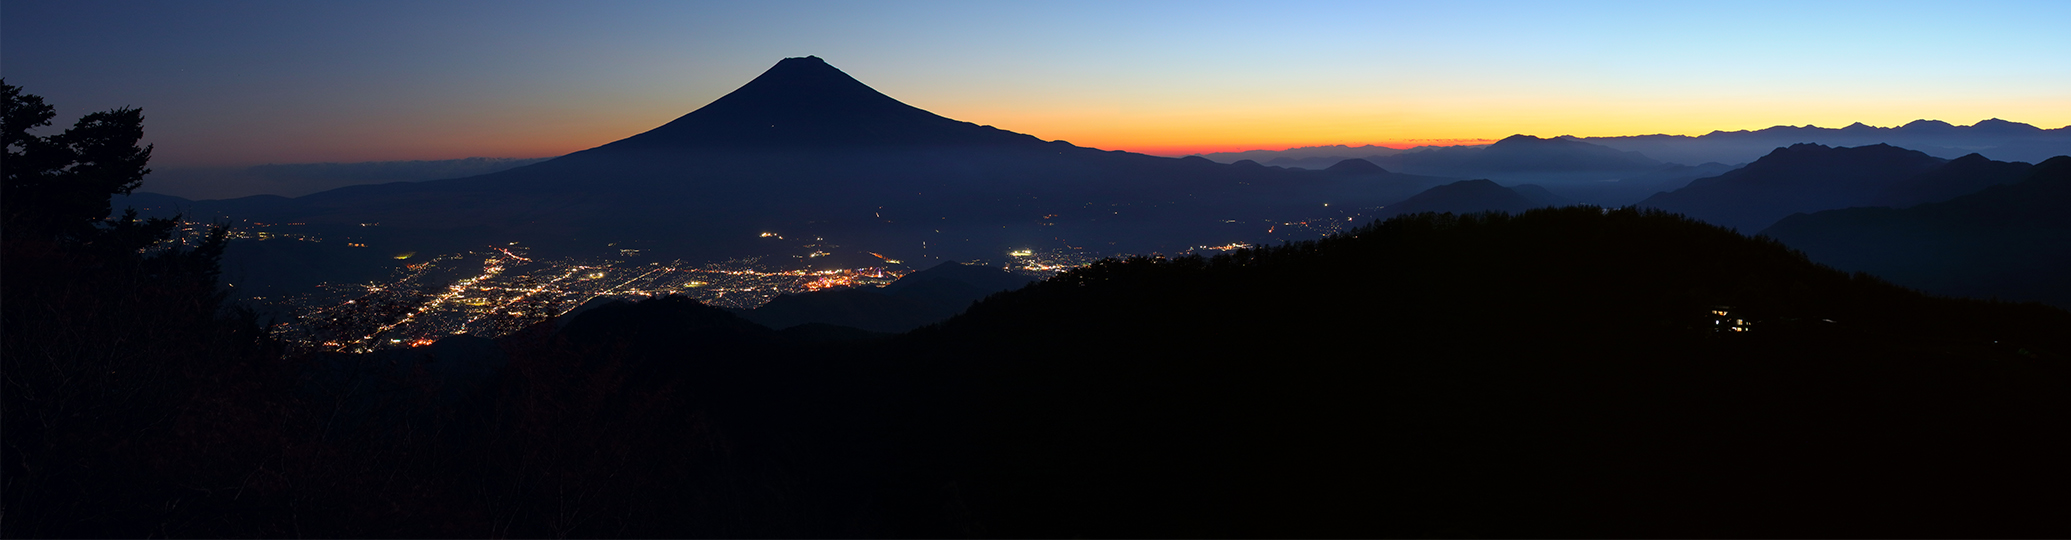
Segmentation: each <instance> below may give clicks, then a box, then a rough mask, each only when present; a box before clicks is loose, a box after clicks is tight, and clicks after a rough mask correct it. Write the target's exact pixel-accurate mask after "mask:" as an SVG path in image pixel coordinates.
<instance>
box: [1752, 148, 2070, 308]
mask: <svg viewBox="0 0 2071 540" xmlns="http://www.w3.org/2000/svg"><path fill="white" fill-rule="evenodd" d="M1958 161H1959V162H1960V161H1964V160H1958ZM1991 163H1996V162H1986V163H1983V164H1980V163H1977V162H1976V161H1975V160H1972V161H1971V162H1969V163H1962V164H1960V165H1964V166H1966V167H1969V168H1995V169H2007V168H2012V167H2010V166H2011V165H2025V164H1999V166H1996V167H1992V166H1989V164H1991ZM1958 165H1959V163H1958V162H1950V166H1951V167H1955V166H1958ZM2022 168H2023V169H2025V171H2024V174H2023V176H2021V177H2020V178H2019V181H2018V182H2016V183H2013V184H2007V185H1994V186H1990V187H1987V188H1986V189H1984V190H1982V191H1979V192H1977V193H1972V194H1969V195H1964V196H1960V197H1956V198H1954V199H1950V200H1947V201H1942V202H1935V203H1927V204H1921V205H1918V206H1914V207H1911V208H1904V209H1891V208H1848V209H1841V210H1828V211H1824V212H1815V213H1809V214H1793V215H1791V216H1789V217H1785V218H1783V219H1782V220H1781V221H1778V222H1776V224H1775V225H1774V226H1771V227H1769V228H1768V229H1766V230H1764V231H1762V234H1765V235H1769V236H1770V237H1773V238H1776V239H1778V240H1781V241H1783V242H1784V243H1786V244H1788V245H1790V246H1791V247H1793V248H1796V249H1798V250H1801V251H1804V252H1805V254H1806V255H1807V256H1809V257H1811V258H1812V260H1814V261H1817V262H1820V263H1824V264H1827V265H1830V266H1833V267H1835V268H1839V269H1842V270H1849V271H1862V272H1870V273H1872V274H1876V275H1877V276H1880V277H1883V278H1885V279H1889V280H1891V281H1892V282H1894V283H1897V284H1900V285H1905V286H1909V287H1917V288H1919V289H1920V290H1923V291H1926V292H1930V293H1935V294H1945V295H1951V296H1968V297H1998V298H2003V299H2008V300H2022V301H2040V302H2046V303H2049V304H2053V305H2056V306H2059V307H2071V280H2066V279H2065V276H2071V249H2067V247H2071V212H2065V208H2071V156H2058V157H2055V158H2050V159H2049V160H2048V161H2044V162H2042V163H2041V164H2038V165H2035V166H2033V167H2022Z"/></svg>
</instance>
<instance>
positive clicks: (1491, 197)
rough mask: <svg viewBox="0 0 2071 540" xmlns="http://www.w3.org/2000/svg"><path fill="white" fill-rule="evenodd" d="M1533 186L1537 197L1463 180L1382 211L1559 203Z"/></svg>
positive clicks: (1460, 211) (1489, 209) (1466, 210)
mask: <svg viewBox="0 0 2071 540" xmlns="http://www.w3.org/2000/svg"><path fill="white" fill-rule="evenodd" d="M1532 187H1533V188H1537V189H1534V190H1533V191H1532V194H1533V195H1536V196H1537V197H1533V196H1527V195H1525V194H1523V193H1520V192H1519V191H1518V190H1513V189H1511V188H1506V187H1503V186H1500V185H1497V184H1496V183H1495V182H1491V181H1488V180H1463V181H1459V182H1453V183H1451V184H1446V185H1443V186H1438V187H1434V188H1431V189H1429V190H1425V191H1424V192H1423V193H1418V194H1417V195H1416V196H1414V197H1410V198H1409V199H1406V200H1403V201H1402V202H1399V203H1395V204H1391V205H1388V207H1387V208H1386V209H1384V210H1383V211H1382V214H1383V215H1386V216H1398V215H1404V214H1414V213H1418V212H1452V213H1455V214H1464V213H1472V212H1523V211H1525V210H1528V209H1532V208H1538V207H1541V206H1553V205H1554V204H1556V203H1554V202H1553V201H1554V200H1555V199H1552V198H1550V197H1557V196H1555V195H1553V194H1551V193H1547V192H1546V190H1545V189H1544V188H1538V186H1532Z"/></svg>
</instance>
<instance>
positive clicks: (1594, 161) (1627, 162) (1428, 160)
mask: <svg viewBox="0 0 2071 540" xmlns="http://www.w3.org/2000/svg"><path fill="white" fill-rule="evenodd" d="M1367 159H1368V160H1370V161H1373V162H1374V163H1375V164H1377V165H1380V166H1382V167H1386V168H1387V169H1388V170H1392V171H1399V172H1403V173H1408V174H1422V175H1432V176H1449V177H1454V178H1489V179H1495V180H1501V181H1505V182H1519V183H1522V182H1532V183H1538V184H1542V185H1556V184H1568V183H1590V182H1594V181H1599V180H1610V179H1614V178H1622V177H1626V176H1632V175H1635V174H1640V173H1643V172H1646V171H1651V170H1654V169H1658V168H1661V167H1662V166H1663V164H1662V163H1661V162H1659V161H1655V160H1653V159H1651V158H1648V157H1647V156H1645V155H1642V154H1640V153H1638V152H1626V151H1621V150H1617V149H1613V148H1609V147H1605V146H1601V145H1596V144H1590V143H1588V142H1584V141H1582V140H1581V139H1576V138H1574V137H1565V136H1563V137H1553V138H1539V137H1534V136H1531V135H1512V136H1509V137H1505V138H1504V139H1503V140H1500V141H1496V143H1495V144H1491V145H1488V146H1455V147H1445V148H1431V149H1424V150H1413V151H1407V152H1402V153H1399V154H1394V155H1389V156H1379V157H1373V158H1367Z"/></svg>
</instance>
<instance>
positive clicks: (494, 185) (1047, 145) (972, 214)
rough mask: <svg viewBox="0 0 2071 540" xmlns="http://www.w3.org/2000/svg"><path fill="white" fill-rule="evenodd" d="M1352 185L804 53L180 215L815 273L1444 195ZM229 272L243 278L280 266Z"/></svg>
mask: <svg viewBox="0 0 2071 540" xmlns="http://www.w3.org/2000/svg"><path fill="white" fill-rule="evenodd" d="M1355 172H1357V174H1352V173H1347V172H1345V171H1339V172H1335V173H1326V172H1324V171H1298V170H1286V169H1276V168H1271V167H1242V166H1231V165H1222V164H1217V163H1214V162H1212V161H1208V160H1206V159H1201V158H1193V159H1173V158H1162V157H1154V156H1147V155H1141V154H1131V153H1126V152H1111V151H1102V150H1098V149H1093V148H1084V147H1079V146H1075V145H1072V144H1070V143H1067V142H1064V141H1043V140H1041V139H1038V138H1036V137H1033V136H1029V135H1023V134H1018V133H1013V132H1009V131H1005V130H1001V129H997V128H993V127H988V126H981V125H977V124H973V123H969V122H960V121H956V120H951V119H948V118H944V117H941V116H939V115H935V114H933V113H929V112H927V111H925V110H922V109H919V108H916V107H912V106H910V105H907V104H904V103H900V102H899V101H897V100H895V99H892V98H890V97H888V96H885V95H884V94H882V93H879V92H877V91H875V90H872V89H871V88H870V87H868V86H866V85H864V84H862V83H861V82H858V81H856V80H855V79H854V78H852V77H850V76H848V75H847V74H846V73H843V72H841V71H840V70H838V69H835V68H834V67H833V66H831V65H829V64H828V63H826V62H824V61H822V60H820V59H818V58H814V57H805V58H791V59H786V60H784V61H782V62H779V63H778V64H777V65H776V66H774V67H772V68H771V69H770V70H769V71H768V72H766V73H764V74H762V75H761V76H759V77H757V78H755V79H754V80H753V81H750V82H749V83H748V84H745V85H743V86H742V87H741V88H740V89H738V90H736V91H734V92H732V93H730V94H727V95H726V96H724V97H721V98H719V99H718V100H715V101H713V102H712V103H711V104H709V105H706V106H705V107H702V108H699V109H697V110H696V111H693V112H691V113H689V114H686V115H683V116H682V117H680V118H677V119H675V120H674V121H671V122H668V123H666V124H664V125H662V126H660V127H657V128H655V129H652V130H649V131H647V132H644V133H640V134H637V135H634V136H631V137H628V138H626V139H623V140H620V141H616V142H612V143H609V144H605V145H603V146H599V147H597V148H592V149H589V150H584V151H580V152H575V153H572V154H569V155H567V156H563V157H560V158H556V159H553V160H549V161H546V162H543V163H538V164H533V165H529V166H525V167H519V168H515V169H510V170H506V171H501V172H496V173H491V174H485V175H480V176H474V177H468V178H459V179H448V180H436V181H428V182H416V183H398V184H383V185H366V186H352V187H347V188H341V189H336V190H331V191H326V192H322V193H317V194H313V195H308V196H305V197H299V198H295V199H288V200H233V201H203V202H197V203H196V204H195V206H194V207H193V208H190V209H189V210H190V211H191V212H193V214H191V215H222V216H233V217H235V218H237V219H251V220H263V221H269V222H297V223H307V224H308V225H307V227H309V229H310V231H311V232H312V233H317V234H331V235H337V236H345V237H352V238H355V240H354V241H355V242H359V243H364V244H367V245H369V246H372V247H373V249H376V250H380V251H385V252H390V253H394V252H404V251H414V252H420V253H450V252H456V251H462V250H467V249H475V248H479V247H480V246H484V245H489V244H495V245H506V244H508V243H510V242H520V243H521V244H522V245H525V246H528V247H530V248H532V249H534V250H536V252H538V253H542V254H565V255H575V254H584V253H594V252H596V251H597V250H601V249H603V248H605V247H606V246H607V245H610V244H616V246H614V250H615V249H627V248H631V249H641V250H643V255H644V256H655V257H676V258H684V259H689V260H717V259H725V258H735V257H781V258H789V257H790V256H792V255H798V254H802V253H805V252H807V251H811V250H806V251H799V250H800V249H801V248H800V246H801V245H803V244H804V243H806V242H788V241H778V240H775V239H773V238H776V236H764V235H762V233H765V232H772V233H776V234H777V235H778V236H781V237H784V238H825V240H824V241H820V242H816V243H817V244H822V246H821V247H818V248H814V249H825V250H827V251H829V252H833V253H835V255H836V256H835V257H831V258H828V259H819V260H816V261H814V263H815V264H834V263H819V261H821V260H824V261H843V260H847V261H852V262H853V261H857V260H859V259H860V260H874V258H872V257H869V256H868V255H867V254H865V253H864V252H866V251H867V252H876V253H882V254H888V255H896V256H897V258H900V259H904V260H909V261H939V260H951V259H955V260H970V259H982V258H993V257H998V256H999V254H1001V253H1003V252H1005V251H1006V250H1008V249H1010V246H1011V247H1013V248H1027V247H1038V248H1040V247H1045V246H1051V247H1063V246H1065V245H1071V246H1096V247H1097V248H1098V249H1102V250H1105V251H1108V252H1110V253H1114V252H1125V253H1126V252H1136V253H1147V252H1153V251H1178V250H1182V249H1185V248H1187V247H1191V246H1197V245H1219V244H1223V243H1228V242H1231V241H1249V240H1252V239H1254V238H1255V237H1256V236H1258V235H1260V234H1263V233H1265V232H1267V231H1268V230H1269V228H1268V227H1266V226H1257V227H1253V226H1252V225H1249V224H1246V222H1248V221H1262V218H1263V220H1271V219H1284V218H1306V217H1309V216H1307V215H1306V214H1307V213H1311V212H1314V211H1315V210H1314V209H1317V208H1322V207H1323V204H1325V203H1329V204H1335V205H1338V206H1340V207H1345V208H1371V207H1375V206H1380V205H1383V204H1387V203H1392V202H1395V201H1397V200H1400V199H1402V198H1404V197H1407V196H1409V195H1412V194H1414V193H1416V192H1417V191H1421V190H1423V189H1425V188H1428V187H1431V186H1434V185H1438V184H1441V183H1443V182H1444V181H1445V180H1444V179H1438V178H1429V177H1422V176H1415V175H1403V174H1395V173H1391V172H1388V171H1385V170H1377V169H1369V170H1365V171H1355ZM1368 217H1371V216H1368ZM362 223H379V224H380V226H379V227H361V226H360V224H362ZM829 246H833V247H832V248H830V247H829ZM320 249H336V248H332V247H331V246H323V247H321V248H320ZM614 252H615V251H614ZM231 258H232V259H233V260H232V261H231V262H232V263H235V264H241V265H244V266H247V267H250V268H252V269H253V270H252V271H251V274H252V275H254V276H264V275H265V274H266V271H265V269H266V268H268V267H270V266H276V265H280V264H289V263H287V262H282V261H265V260H251V259H247V260H242V261H240V260H236V259H238V256H235V255H233V256H232V257H231ZM843 264H847V263H843ZM283 285H292V284H283Z"/></svg>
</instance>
